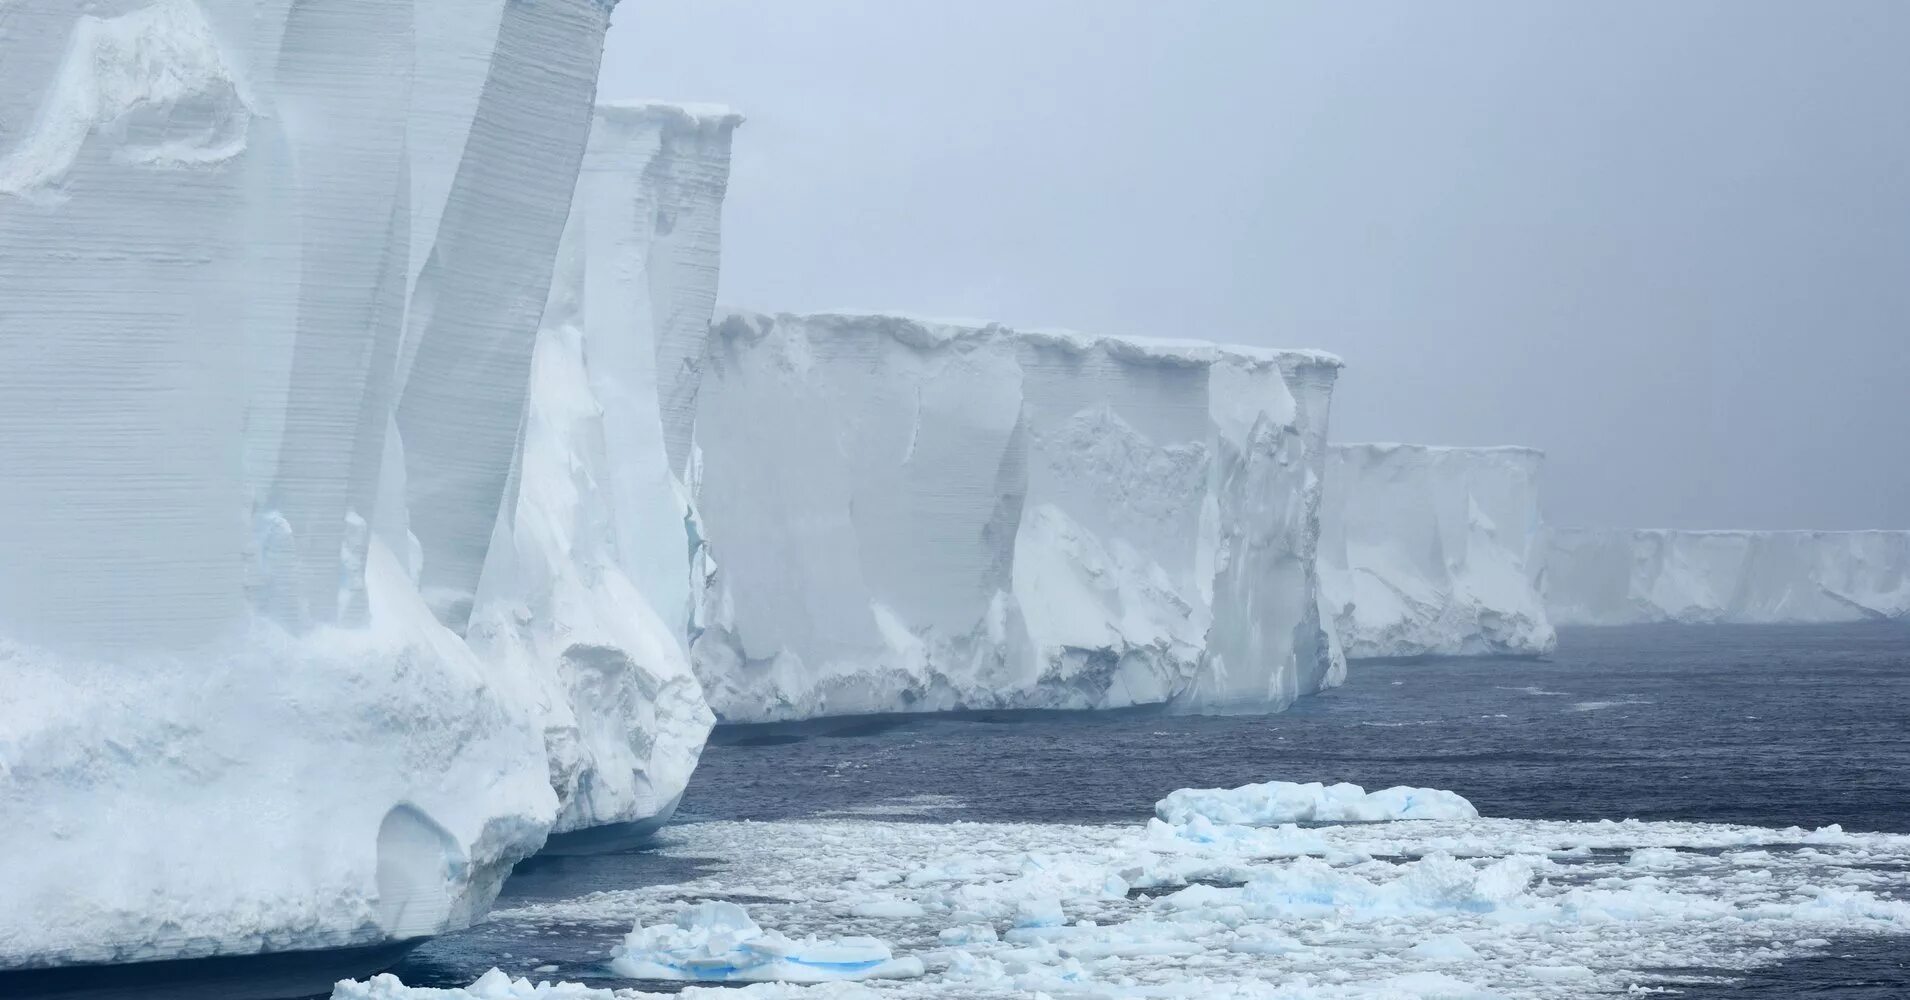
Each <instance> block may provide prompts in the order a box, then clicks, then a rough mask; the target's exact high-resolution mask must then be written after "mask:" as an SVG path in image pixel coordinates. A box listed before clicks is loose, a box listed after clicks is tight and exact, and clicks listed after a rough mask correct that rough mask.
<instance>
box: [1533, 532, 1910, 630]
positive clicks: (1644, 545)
mask: <svg viewBox="0 0 1910 1000" xmlns="http://www.w3.org/2000/svg"><path fill="white" fill-rule="evenodd" d="M1546 577H1547V583H1548V590H1547V594H1546V600H1547V604H1548V606H1549V608H1550V610H1551V613H1552V616H1553V617H1554V618H1555V619H1556V620H1557V621H1558V622H1559V623H1560V624H1565V625H1626V624H1637V623H1643V622H1687V623H1694V622H1709V623H1736V624H1783V623H1806V622H1845V621H1864V620H1866V619H1890V618H1902V617H1904V616H1906V615H1910V531H1656V530H1654V531H1610V530H1599V529H1591V528H1561V529H1557V530H1555V531H1553V532H1552V537H1551V550H1550V552H1549V553H1548V555H1547V564H1546Z"/></svg>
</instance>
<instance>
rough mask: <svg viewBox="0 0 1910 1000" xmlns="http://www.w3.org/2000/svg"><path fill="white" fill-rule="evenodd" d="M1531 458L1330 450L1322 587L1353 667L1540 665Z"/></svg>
mask: <svg viewBox="0 0 1910 1000" xmlns="http://www.w3.org/2000/svg"><path fill="white" fill-rule="evenodd" d="M1544 458H1545V456H1544V455H1543V454H1542V453H1541V452H1538V451H1534V450H1532V449H1530V448H1510V447H1504V448H1443V447H1430V446H1426V445H1410V444H1343V445H1334V446H1332V447H1331V448H1329V449H1328V451H1327V458H1326V490H1325V499H1324V501H1323V503H1322V505H1321V513H1320V532H1321V536H1320V586H1321V590H1322V593H1323V594H1324V595H1325V597H1326V603H1327V605H1328V606H1329V608H1330V609H1331V615H1332V619H1333V622H1334V624H1335V626H1336V627H1337V631H1338V634H1339V638H1340V642H1341V644H1342V645H1343V646H1344V647H1345V649H1346V656H1347V657H1348V658H1349V659H1393V658H1399V659H1404V658H1418V657H1428V656H1543V655H1546V654H1549V653H1551V652H1552V650H1553V649H1554V648H1556V646H1557V636H1556V635H1555V634H1554V632H1553V630H1552V625H1551V623H1550V622H1549V621H1548V620H1547V618H1546V613H1545V603H1544V598H1543V596H1542V591H1543V583H1544V555H1545V551H1544V537H1545V536H1544V525H1543V522H1542V521H1541V519H1540V515H1539V493H1538V477H1539V471H1540V468H1541V466H1542V465H1543V463H1544Z"/></svg>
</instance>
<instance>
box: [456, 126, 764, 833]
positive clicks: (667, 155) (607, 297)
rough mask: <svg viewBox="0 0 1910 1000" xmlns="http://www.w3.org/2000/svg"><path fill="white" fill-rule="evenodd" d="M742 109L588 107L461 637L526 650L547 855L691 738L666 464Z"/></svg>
mask: <svg viewBox="0 0 1910 1000" xmlns="http://www.w3.org/2000/svg"><path fill="white" fill-rule="evenodd" d="M741 120H742V119H741V117H740V116H738V115H736V114H735V113H733V112H730V111H727V110H724V109H704V108H685V107H681V106H677V105H670V104H662V103H656V102H643V103H633V102H623V103H618V104H606V105H601V106H599V107H598V109H597V112H596V115H595V119H594V122H593V124H592V127H591V131H590V142H589V145H588V147H587V149H586V151H585V153H584V158H583V167H582V173H581V174H580V176H579V178H578V181H577V187H576V193H575V197H574V199H573V201H572V203H571V209H570V218H569V222H568V223H567V225H566V227H565V230H564V235H563V241H562V244H561V248H560V250H559V252H558V255H557V265H556V270H555V278H554V280H553V281H552V282H551V290H550V298H549V301H548V303H547V304H546V306H545V309H544V313H543V324H542V328H541V329H540V330H539V331H538V334H537V347H536V352H535V356H534V363H533V371H532V379H531V399H530V409H529V413H528V415H527V417H526V422H525V425H524V432H523V447H522V450H521V452H520V465H519V468H518V470H517V477H516V478H517V480H518V484H519V486H518V492H517V507H516V511H515V516H514V518H513V519H512V520H511V521H510V522H509V523H508V524H506V525H503V526H501V527H500V536H499V539H498V540H496V541H494V542H493V543H492V546H491V556H490V562H489V563H487V565H486V567H485V570H484V584H483V586H482V587H481V588H480V592H479V597H478V602H477V603H478V609H479V610H478V612H477V614H476V615H475V616H474V618H473V621H472V624H471V629H470V632H469V638H470V640H471V642H472V645H473V646H475V647H476V648H478V649H479V650H480V651H482V652H483V653H484V654H485V655H487V656H489V657H490V658H493V659H496V660H500V661H503V662H523V663H528V664H532V665H534V669H533V670H532V671H531V673H532V675H533V676H534V677H536V678H537V679H538V680H539V681H540V682H541V684H542V686H543V690H542V691H541V692H540V693H539V695H538V697H537V698H536V699H535V701H534V705H535V707H536V708H537V710H538V712H539V714H540V716H541V721H542V726H543V730H544V739H545V744H546V746H547V748H548V750H549V754H550V769H551V781H552V783H553V784H554V785H555V787H556V788H557V791H558V795H559V798H560V808H559V811H558V816H557V825H556V829H555V833H557V834H560V835H564V834H577V836H559V837H557V838H554V839H553V842H552V845H551V849H552V850H574V849H580V848H582V847H584V846H585V845H598V846H608V844H609V843H610V842H611V841H612V840H613V839H619V840H621V841H624V842H627V841H628V840H629V839H630V838H631V837H635V836H640V835H641V834H642V833H644V832H646V831H648V830H650V829H653V828H654V827H655V826H657V825H659V824H660V823H661V822H662V821H664V820H666V819H668V818H669V816H670V814H671V812H672V811H673V810H674V809H675V806H676V803H677V801H678V799H679V798H680V797H681V796H682V794H683V790H684V787H685V786H686V785H688V783H689V780H690V774H691V772H692V771H693V770H695V767H696V762H697V759H698V757H699V755H700V754H701V752H702V749H703V741H704V739H705V737H706V736H708V734H709V729H710V725H711V722H712V716H711V714H710V710H709V707H708V706H707V705H706V704H705V703H704V701H703V693H702V690H701V688H700V687H699V686H698V684H697V682H696V678H695V676H694V675H693V674H692V673H691V672H690V661H689V651H688V639H689V630H690V627H691V623H692V619H693V615H694V612H695V610H696V606H697V601H696V600H695V599H694V597H693V595H694V594H695V593H696V592H698V591H700V590H701V587H702V573H701V570H700V566H701V560H700V558H699V556H700V550H699V547H698V545H697V544H696V531H695V525H696V517H695V512H694V510H693V508H692V507H691V505H690V502H689V491H688V488H687V486H686V484H685V483H684V482H683V480H682V476H683V474H684V472H683V470H684V469H685V468H686V467H687V465H688V457H689V428H690V422H691V420H692V419H693V418H694V412H693V410H692V407H693V406H694V403H695V398H696V391H697V385H698V383H699V381H700V375H701V371H702V354H703V345H704V342H705V340H706V339H707V332H708V330H709V324H710V312H711V309H712V307H713V304H714V302H715V300H716V284H717V273H718V267H717V261H718V251H719V235H720V222H721V210H722V201H723V194H724V191H725V189H726V185H727V182H728V176H729V153H730V137H731V133H732V132H733V131H734V130H735V128H736V126H737V125H738V124H739V123H740V122H741ZM619 830H621V833H622V836H621V837H620V838H619V837H613V835H614V834H617V833H618V831H619Z"/></svg>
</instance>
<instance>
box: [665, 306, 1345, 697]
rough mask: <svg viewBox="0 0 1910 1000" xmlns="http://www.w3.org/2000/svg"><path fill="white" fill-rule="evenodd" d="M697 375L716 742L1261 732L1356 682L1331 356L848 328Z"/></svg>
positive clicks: (743, 323)
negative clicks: (1096, 711) (1344, 618)
mask: <svg viewBox="0 0 1910 1000" xmlns="http://www.w3.org/2000/svg"><path fill="white" fill-rule="evenodd" d="M708 352H709V353H708V358H707V360H706V363H705V369H704V371H703V379H702V383H701V389H700V395H699V398H698V402H697V408H696V420H695V442H696V452H697V456H698V464H697V468H698V476H697V479H696V482H697V486H696V489H697V502H698V506H699V508H700V514H701V520H702V523H703V525H704V526H705V527H706V528H707V535H708V537H709V538H710V539H712V542H713V545H712V549H713V552H712V555H713V558H714V570H713V575H712V577H711V578H710V579H711V583H710V585H709V587H708V589H707V590H706V592H705V594H704V596H703V600H704V604H705V611H704V613H703V615H702V622H703V625H702V626H701V628H700V630H699V631H698V633H697V638H696V639H695V641H694V644H693V648H692V659H693V663H694V666H695V669H696V672H697V675H698V677H699V678H700V679H701V680H702V682H703V685H704V690H705V693H706V694H707V696H708V698H709V700H710V702H711V705H712V707H713V708H715V710H716V713H717V715H718V717H719V718H720V719H723V720H726V721H731V722H760V721H774V720H784V719H799V718H810V717H816V716H824V715H845V714H856V713H874V712H894V711H904V712H921V711H938V710H954V709H984V708H1116V707H1123V706H1131V705H1149V704H1153V705H1166V706H1169V707H1171V708H1173V709H1175V710H1179V711H1198V712H1220V711H1270V710H1277V709H1280V708H1283V707H1285V706H1286V705H1288V704H1289V703H1291V702H1292V701H1293V699H1294V698H1296V697H1298V696H1300V695H1302V694H1308V693H1311V692H1314V691H1317V690H1319V689H1320V688H1321V687H1323V686H1327V685H1330V684H1333V683H1337V681H1338V679H1339V677H1340V676H1341V675H1342V674H1343V671H1344V667H1343V664H1341V663H1338V662H1336V661H1335V659H1334V651H1333V648H1332V645H1331V641H1330V636H1329V634H1328V630H1327V628H1326V627H1325V625H1324V623H1323V622H1322V621H1321V618H1320V609H1319V591H1318V583H1317V579H1316V576H1315V549H1316V546H1317V544H1318V532H1319V521H1318V509H1319V503H1320V482H1321V471H1322V462H1323V460H1324V457H1325V436H1326V424H1327V415H1328V406H1329V400H1330V395H1331V391H1332V387H1333V384H1334V380H1335V378H1336V377H1337V375H1338V370H1339V361H1338V360H1337V359H1335V358H1333V357H1332V356H1330V355H1326V354H1321V353H1318V352H1311V351H1280V350H1266V349H1256V348H1234V347H1219V346H1215V345H1211V344H1200V343H1184V342H1174V341H1149V340H1135V339H1120V338H1113V337H1093V336H1087V335H1083V334H1075V333H1066V332H1035V331H1016V330H1012V329H1009V328H1006V327H1002V326H998V325H974V324H961V323H943V322H934V321H920V320H914V319H909V318H903V317H895V316H879V315H864V314H849V313H837V314H818V315H813V316H791V315H779V316H766V315H757V314H751V313H733V314H729V315H726V316H725V317H723V318H722V319H721V320H720V321H719V322H718V323H717V324H716V325H715V327H714V328H713V330H712V333H711V343H710V346H709V349H708Z"/></svg>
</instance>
